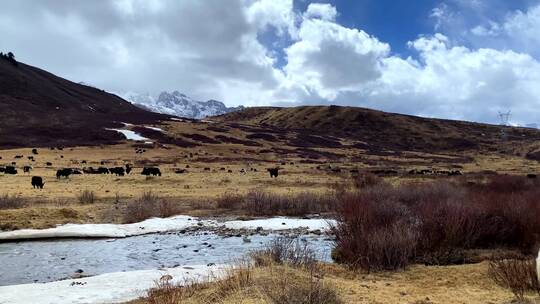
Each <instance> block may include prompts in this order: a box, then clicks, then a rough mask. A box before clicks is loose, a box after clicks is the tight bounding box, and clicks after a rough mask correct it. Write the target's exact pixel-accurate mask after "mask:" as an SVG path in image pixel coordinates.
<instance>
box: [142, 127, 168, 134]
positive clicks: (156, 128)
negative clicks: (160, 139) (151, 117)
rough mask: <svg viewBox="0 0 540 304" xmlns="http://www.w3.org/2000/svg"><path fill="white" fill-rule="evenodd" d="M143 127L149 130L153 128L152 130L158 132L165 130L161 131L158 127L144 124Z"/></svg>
mask: <svg viewBox="0 0 540 304" xmlns="http://www.w3.org/2000/svg"><path fill="white" fill-rule="evenodd" d="M145 128H147V129H150V130H154V131H158V132H161V133H165V131H163V129H161V128H158V127H149V126H145Z"/></svg>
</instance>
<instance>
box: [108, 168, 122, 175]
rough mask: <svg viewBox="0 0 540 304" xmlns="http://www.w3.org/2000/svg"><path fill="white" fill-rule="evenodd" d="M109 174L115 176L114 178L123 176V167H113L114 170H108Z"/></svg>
mask: <svg viewBox="0 0 540 304" xmlns="http://www.w3.org/2000/svg"><path fill="white" fill-rule="evenodd" d="M109 172H110V173H111V174H116V176H124V172H125V171H124V167H114V168H110V169H109Z"/></svg>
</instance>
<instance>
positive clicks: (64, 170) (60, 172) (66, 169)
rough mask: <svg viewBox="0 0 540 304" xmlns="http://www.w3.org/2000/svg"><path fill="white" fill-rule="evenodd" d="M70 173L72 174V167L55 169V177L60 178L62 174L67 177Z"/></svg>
mask: <svg viewBox="0 0 540 304" xmlns="http://www.w3.org/2000/svg"><path fill="white" fill-rule="evenodd" d="M71 174H73V169H71V168H64V169H59V170H57V171H56V178H60V177H62V176H63V177H65V178H68V177H69V176H70V175H71Z"/></svg>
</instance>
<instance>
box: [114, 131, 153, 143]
mask: <svg viewBox="0 0 540 304" xmlns="http://www.w3.org/2000/svg"><path fill="white" fill-rule="evenodd" d="M107 130H111V131H116V132H119V133H122V135H124V136H125V137H126V139H127V140H137V141H140V140H144V141H147V142H151V141H150V139H148V138H146V137H143V136H141V135H140V134H138V133H137V132H134V131H131V130H124V129H107Z"/></svg>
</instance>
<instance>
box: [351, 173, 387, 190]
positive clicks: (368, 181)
mask: <svg viewBox="0 0 540 304" xmlns="http://www.w3.org/2000/svg"><path fill="white" fill-rule="evenodd" d="M352 181H353V186H354V188H355V189H363V188H366V187H372V186H375V185H378V184H380V183H382V182H384V179H383V178H382V177H379V176H377V175H375V174H373V173H370V172H361V173H358V174H357V175H353V177H352Z"/></svg>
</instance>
